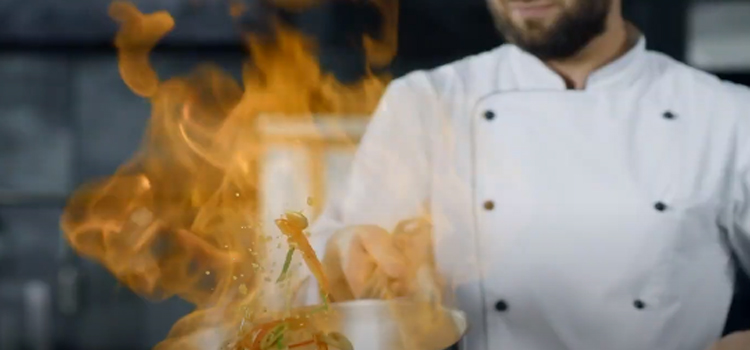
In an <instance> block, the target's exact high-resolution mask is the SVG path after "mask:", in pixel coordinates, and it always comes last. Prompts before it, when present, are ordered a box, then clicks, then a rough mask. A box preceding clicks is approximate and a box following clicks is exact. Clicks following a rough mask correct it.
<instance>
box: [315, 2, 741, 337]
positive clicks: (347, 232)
mask: <svg viewBox="0 0 750 350" xmlns="http://www.w3.org/2000/svg"><path fill="white" fill-rule="evenodd" d="M488 5H489V9H490V10H491V12H492V14H493V15H494V18H495V20H496V23H497V26H498V28H499V29H500V30H501V32H502V33H503V35H504V36H505V37H506V39H507V41H508V42H509V44H505V45H502V46H500V47H498V48H496V49H494V50H491V51H489V52H485V53H481V54H479V55H476V56H471V57H467V58H465V59H463V60H460V61H458V62H454V63H451V64H448V65H445V66H442V67H439V68H437V69H434V70H430V71H418V72H414V73H411V74H408V75H406V76H405V77H402V78H400V79H397V80H395V81H394V82H392V83H391V85H390V86H389V88H388V89H387V91H386V92H385V94H384V96H383V98H382V100H381V104H380V106H379V108H378V109H377V111H376V112H375V114H374V116H373V119H372V121H371V124H370V125H369V128H368V130H367V133H366V135H365V137H364V138H363V139H362V142H361V145H360V148H359V150H358V153H357V155H356V158H355V161H354V163H353V165H352V169H351V174H350V176H351V178H350V181H349V183H348V185H347V186H346V190H345V192H344V193H345V194H344V195H343V196H342V197H341V198H338V199H337V200H335V201H334V202H332V203H331V205H330V207H329V208H328V210H327V212H326V213H325V214H324V215H323V216H322V217H321V218H320V219H319V220H317V222H316V223H315V225H314V226H313V228H312V232H313V236H314V237H315V239H316V240H317V245H318V247H317V249H318V250H319V253H321V254H323V253H325V254H326V255H327V256H334V255H335V256H336V258H335V259H328V258H327V259H326V264H328V266H327V268H328V269H329V270H333V269H336V268H338V269H340V271H341V273H342V276H344V280H345V282H346V283H345V284H346V287H348V289H349V292H350V293H351V295H352V297H353V298H361V297H363V296H364V294H365V292H366V290H367V284H368V281H369V280H371V279H372V275H371V272H372V271H379V272H380V273H383V274H386V275H388V277H390V278H392V279H394V280H397V281H398V282H399V283H400V285H401V286H404V285H406V286H408V285H409V284H410V283H413V281H411V280H408V279H402V280H399V278H400V277H401V276H402V275H403V266H404V263H403V261H404V258H405V254H406V255H408V254H409V252H403V251H399V250H397V249H396V248H395V244H394V243H393V237H394V235H392V234H391V233H392V232H393V231H394V230H395V229H396V227H397V226H398V224H399V222H402V221H403V220H406V219H409V218H414V217H421V216H425V215H426V216H429V217H430V218H431V221H432V222H431V224H432V235H433V237H432V238H433V244H434V257H435V261H436V268H437V270H438V271H439V273H440V274H441V275H442V276H443V277H444V278H445V279H446V280H448V281H452V284H451V285H452V286H453V287H454V288H455V294H456V295H455V296H456V302H457V303H458V306H459V307H460V308H461V309H463V310H464V311H465V312H466V313H467V314H468V316H469V322H470V323H471V327H470V331H469V333H468V334H467V336H466V337H464V339H463V340H462V343H461V344H460V345H461V348H462V349H464V350H494V349H499V350H503V349H508V350H604V349H606V350H657V349H658V350H704V349H707V348H709V347H710V346H711V344H712V343H714V342H715V341H716V340H717V339H719V338H720V336H721V332H722V328H723V326H724V322H725V320H726V316H727V312H728V308H729V304H730V300H731V298H732V291H733V285H734V281H733V276H734V271H735V269H736V268H743V267H744V268H748V267H750V91H748V90H747V89H745V88H744V87H740V86H736V85H732V84H730V83H727V82H723V81H720V80H719V79H717V78H716V77H715V76H712V75H710V74H707V73H704V72H701V71H698V70H696V69H693V68H691V67H688V66H686V65H684V64H681V63H679V62H677V61H675V60H673V59H671V58H669V57H667V56H665V55H662V54H660V53H657V52H652V51H649V50H647V49H646V38H644V37H643V36H642V35H641V34H640V33H639V32H638V30H637V29H636V28H634V27H633V26H632V25H631V24H629V23H628V22H626V21H625V20H624V19H623V18H622V15H621V1H620V0H529V1H522V0H488ZM732 252H734V255H736V256H737V260H736V261H735V260H733V259H732ZM331 264H333V265H335V266H332V265H331Z"/></svg>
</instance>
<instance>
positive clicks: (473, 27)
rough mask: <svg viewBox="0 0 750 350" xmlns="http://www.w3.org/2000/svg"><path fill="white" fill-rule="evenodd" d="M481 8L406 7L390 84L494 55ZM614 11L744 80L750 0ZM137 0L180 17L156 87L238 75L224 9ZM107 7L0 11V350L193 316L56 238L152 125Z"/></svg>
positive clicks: (120, 332)
mask: <svg viewBox="0 0 750 350" xmlns="http://www.w3.org/2000/svg"><path fill="white" fill-rule="evenodd" d="M484 1H485V0H402V1H401V9H400V13H401V15H400V29H399V32H400V34H399V37H400V45H399V55H398V57H397V59H396V60H395V62H394V63H393V64H392V66H391V67H390V70H391V71H392V73H394V74H395V75H396V76H398V75H401V74H404V73H406V72H408V71H411V70H414V69H419V68H430V67H434V66H437V65H440V64H443V63H447V62H449V61H452V60H454V59H457V58H460V57H462V56H466V55H470V54H473V53H478V52H481V51H484V50H487V49H490V48H492V47H494V46H496V45H498V44H500V42H501V41H500V39H499V36H498V35H497V34H495V31H494V28H493V25H492V22H491V20H490V18H489V16H488V14H487V13H486V11H485V4H484ZM624 1H625V2H626V5H625V7H626V12H627V16H628V17H629V18H630V19H631V20H632V21H634V22H635V23H637V24H638V25H639V26H640V28H642V29H643V30H644V31H645V33H646V35H647V39H648V44H649V46H650V47H651V48H653V49H657V50H660V51H663V52H665V53H667V54H669V55H671V56H673V57H675V58H677V59H679V60H683V61H685V62H687V63H689V64H691V65H694V66H697V67H700V68H704V69H706V70H709V71H711V72H715V73H718V74H720V75H721V76H722V77H724V78H726V79H730V80H734V81H736V82H739V83H743V84H749V83H750V1H730V0H723V1H719V0H717V1H708V0H705V1H697V0H696V1H688V0H684V1H682V0H624ZM135 3H136V4H137V5H138V6H139V7H140V9H141V10H143V11H152V10H157V9H166V10H168V11H169V12H170V13H172V14H173V16H174V17H175V18H176V21H177V27H176V30H175V31H174V32H173V33H172V34H171V35H170V36H169V37H168V39H167V40H166V41H165V44H164V45H162V46H160V47H159V48H158V49H157V50H156V54H155V55H154V63H155V65H156V67H157V70H158V71H159V72H160V74H161V75H162V78H164V77H165V76H168V75H174V74H181V73H186V72H187V71H188V70H189V69H190V68H191V67H192V66H194V65H195V64H196V63H198V62H202V61H213V62H216V63H218V64H220V65H222V66H223V67H224V68H225V69H227V70H229V71H231V72H234V73H235V74H236V75H237V74H239V70H240V60H241V59H242V57H243V56H244V55H245V53H244V50H243V48H242V47H241V46H240V45H239V41H238V37H237V32H236V31H235V28H234V27H233V24H232V22H231V21H230V20H229V17H228V15H227V8H226V4H224V3H223V2H222V1H219V0H138V1H135ZM107 6H108V1H107V0H76V1H55V0H0V349H1V350H20V349H30V350H51V349H87V350H88V349H96V350H105V349H106V350H110V349H111V350H119V349H131V350H139V349H149V348H150V347H152V346H153V345H154V344H156V343H157V342H158V341H159V340H161V339H163V338H164V337H165V335H166V333H167V332H168V330H169V328H170V326H171V325H172V324H173V323H174V322H175V320H177V319H178V318H179V317H181V316H183V315H184V314H186V313H187V312H188V311H190V309H191V308H190V306H189V305H187V304H185V303H184V302H181V301H179V300H168V301H165V302H161V303H158V304H154V303H149V302H147V301H144V300H142V299H141V298H139V297H137V296H136V295H134V294H132V293H131V292H129V291H128V290H127V289H125V288H123V287H121V286H120V285H118V283H117V282H116V281H115V280H114V279H113V278H112V277H111V276H110V274H109V273H108V272H106V271H105V270H103V269H102V268H101V267H99V266H98V265H96V264H94V263H92V262H89V261H86V260H83V259H81V258H78V257H77V256H76V254H75V253H73V252H71V250H70V249H69V248H68V247H67V245H66V243H65V241H64V240H63V239H61V234H60V230H59V228H58V219H59V216H60V213H61V210H62V208H63V206H64V203H65V199H66V196H67V195H68V194H69V193H70V192H71V191H72V190H73V189H74V188H76V187H77V186H78V185H80V184H81V183H84V182H86V181H87V180H89V179H92V178H94V177H99V176H103V175H107V174H110V173H112V172H113V171H114V170H115V169H116V168H117V167H118V165H120V164H121V163H122V162H123V161H124V160H126V159H128V158H129V157H130V156H131V155H132V153H133V151H134V150H135V149H136V148H137V146H138V143H139V140H140V138H141V136H142V133H143V128H144V125H145V124H146V121H147V119H148V118H149V106H148V104H147V101H145V100H143V99H141V98H138V97H136V96H135V95H133V94H132V93H131V92H130V91H129V90H128V89H127V88H126V87H125V86H124V84H123V83H122V81H121V80H120V77H119V73H118V70H117V65H116V60H115V55H114V53H115V52H114V50H113V48H112V45H111V40H112V37H113V34H114V30H115V26H114V24H113V23H112V22H111V21H110V19H109V18H108V17H107V16H106V8H107ZM317 16H318V17H317V18H315V19H314V22H315V21H317V22H315V23H317V24H316V25H318V26H320V27H321V28H324V29H326V30H321V31H320V32H321V33H328V34H327V35H339V34H340V33H341V31H342V30H344V29H342V28H339V26H345V23H348V21H347V18H344V17H346V16H347V14H346V13H339V12H332V13H327V14H325V13H324V14H322V16H321V13H318V14H317ZM337 33H338V34H337ZM321 39H322V40H326V38H321ZM329 41H330V42H332V43H335V42H337V40H329ZM323 56H324V57H321V58H322V60H323V61H325V62H329V64H328V66H329V67H334V68H335V69H339V70H342V71H344V74H345V73H346V71H347V67H348V66H347V63H346V62H350V61H352V60H356V57H359V56H358V55H357V52H354V51H352V49H351V48H346V47H337V46H336V45H335V44H331V45H328V49H327V50H324V52H323ZM355 66H356V64H355ZM332 69H333V68H332ZM349 71H350V72H351V69H349ZM337 74H341V72H338V73H337ZM748 113H749V115H748V117H750V111H748ZM353 130H355V131H354V132H355V133H356V132H360V131H361V128H360V129H357V128H354V129H353ZM356 130H359V131H356ZM346 152H350V150H349V151H345V152H344V153H345V154H343V155H339V157H338V158H336V157H335V156H332V157H329V158H327V159H329V162H328V163H326V164H328V166H330V167H332V168H335V169H337V170H332V171H329V173H330V174H333V175H330V176H334V177H335V176H341V174H343V173H344V172H345V169H346V164H347V157H348V154H349V153H346ZM336 159H338V160H336ZM333 182H335V181H331V183H333ZM269 191H270V192H273V189H270V190H269ZM740 277H741V280H742V283H741V285H740V287H739V288H738V295H737V297H736V298H735V303H734V307H733V311H732V315H730V320H729V321H728V325H727V330H735V329H750V287H748V283H747V278H746V277H745V276H744V275H742V276H740Z"/></svg>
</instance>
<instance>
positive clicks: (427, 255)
mask: <svg viewBox="0 0 750 350" xmlns="http://www.w3.org/2000/svg"><path fill="white" fill-rule="evenodd" d="M431 233H432V226H431V225H430V223H429V222H428V221H427V220H425V219H424V218H418V219H411V220H405V221H402V222H400V223H399V224H398V225H397V226H396V228H395V229H394V232H393V233H389V232H387V231H386V230H384V229H382V228H380V227H377V226H353V227H349V228H346V229H343V230H340V231H338V232H336V233H335V234H334V236H333V237H332V238H331V239H330V240H329V241H328V246H327V249H326V256H325V257H324V259H323V264H324V269H325V270H326V275H327V276H328V278H329V280H330V281H329V282H330V283H331V285H332V289H333V291H332V294H333V297H334V299H335V300H337V301H343V300H350V299H358V298H388V297H398V296H404V295H407V294H410V293H414V292H415V288H416V287H418V286H422V285H423V284H424V283H418V282H419V281H422V280H424V278H418V277H419V276H422V275H425V273H424V272H429V271H433V270H434V269H433V258H432V239H431ZM422 277H424V276H422ZM430 278H431V277H430ZM423 282H424V281H423ZM420 289H424V288H420Z"/></svg>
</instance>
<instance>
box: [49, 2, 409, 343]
mask: <svg viewBox="0 0 750 350" xmlns="http://www.w3.org/2000/svg"><path fill="white" fill-rule="evenodd" d="M342 1H346V0H342ZM314 2H315V1H312V0H309V1H299V0H297V1H288V0H287V1H281V0H279V1H277V5H283V6H285V7H287V8H290V9H300V8H304V7H305V6H309V5H311V4H313V3H314ZM378 6H379V7H380V9H381V10H382V11H383V14H384V22H385V25H384V26H383V28H384V32H383V33H382V35H380V37H379V38H371V37H367V36H366V37H364V38H363V40H364V45H365V48H366V53H367V57H368V59H369V61H370V62H371V63H373V64H377V65H383V64H386V63H387V62H389V61H390V60H391V59H392V58H393V56H394V54H395V48H396V30H395V29H396V27H395V23H396V9H397V7H396V2H395V1H393V0H382V1H381V2H379V3H378ZM241 11H242V8H241V7H239V6H234V7H232V13H233V14H234V15H236V14H237V13H239V12H241ZM110 15H111V16H112V17H113V18H114V19H115V20H116V21H117V22H119V23H120V25H121V29H120V31H119V32H118V34H117V36H116V39H115V44H116V47H117V49H118V59H119V69H120V74H121V76H122V78H123V80H124V81H125V83H126V84H127V86H128V87H129V88H130V89H131V90H132V91H133V92H134V93H136V94H138V95H139V96H142V97H145V98H149V99H150V101H151V104H152V117H151V120H150V123H149V126H148V129H147V132H146V135H145V137H144V141H143V145H142V147H141V149H140V151H139V152H138V153H137V154H136V155H135V156H134V157H133V158H132V159H131V160H130V161H129V162H127V163H126V164H124V165H123V166H122V167H121V168H120V169H119V170H118V171H117V172H116V173H115V174H114V175H112V176H111V177H109V178H106V179H103V180H101V181H99V182H96V183H92V184H89V185H86V186H84V187H83V188H81V189H79V190H78V191H77V192H76V193H75V194H74V195H73V196H72V198H71V199H70V201H69V204H68V206H67V208H66V209H65V212H64V215H63V217H62V222H61V226H62V229H63V231H64V232H65V234H66V236H67V238H68V240H69V242H70V244H71V245H72V246H73V247H74V248H75V249H76V250H77V251H78V252H80V253H81V254H82V255H84V256H87V257H90V258H93V259H95V260H97V261H99V262H100V263H102V264H103V265H104V266H105V267H107V268H108V269H109V270H110V271H112V273H113V274H114V275H115V276H116V277H117V278H118V279H119V280H121V281H122V282H123V283H125V284H126V285H127V286H129V287H130V288H131V289H133V290H134V291H136V292H138V293H139V294H141V295H144V296H146V297H149V298H153V299H164V298H169V297H171V296H175V295H176V296H179V297H181V298H183V299H185V300H187V301H189V302H191V303H194V304H195V305H196V306H197V311H196V312H194V313H193V314H191V315H188V316H187V317H185V318H184V319H183V320H181V321H180V322H178V324H177V325H176V326H175V327H174V328H173V330H172V332H171V333H170V335H169V339H168V340H167V341H165V342H163V343H162V344H161V345H160V346H159V347H160V348H173V347H177V346H180V347H181V348H182V349H189V348H193V347H196V348H197V347H201V344H200V342H196V341H195V336H196V334H198V333H200V332H204V333H206V332H207V333H206V334H205V335H204V336H200V337H204V338H203V339H204V340H205V341H209V340H208V339H209V338H211V337H214V338H226V337H225V336H224V334H223V333H222V332H225V331H226V329H227V328H221V326H223V325H227V326H229V325H234V324H236V323H238V322H239V321H238V317H239V316H237V309H238V308H239V306H240V305H243V306H246V307H247V308H248V309H263V307H264V306H263V305H262V301H261V297H260V294H261V293H262V291H260V287H259V286H260V285H261V283H262V280H263V279H267V278H268V276H265V275H264V273H263V262H264V259H265V258H266V247H265V237H266V236H265V235H266V234H268V233H269V232H274V231H273V230H271V228H268V229H267V230H264V228H262V227H259V225H258V222H260V218H259V204H258V198H259V189H258V186H259V185H258V177H259V174H258V162H259V156H260V154H261V152H262V147H263V146H262V145H261V143H260V137H259V135H258V130H257V128H256V120H257V117H258V116H259V115H261V114H283V115H290V116H297V117H299V118H309V117H310V116H311V115H313V114H318V113H326V114H342V115H346V114H369V113H370V112H371V111H372V110H373V109H374V108H375V106H376V104H377V102H378V100H379V98H380V95H381V94H382V92H383V90H384V87H385V85H386V84H387V82H388V79H389V78H388V77H383V76H376V75H375V74H373V73H371V72H370V73H368V75H367V76H366V77H365V78H364V79H361V80H360V81H357V82H356V83H354V84H350V85H344V84H341V83H339V82H338V81H337V80H336V79H335V78H334V77H333V76H332V75H330V74H326V73H325V72H323V71H321V69H320V67H319V64H318V61H317V59H316V57H315V54H314V53H315V52H314V48H315V46H314V45H313V41H312V40H310V39H309V38H306V37H305V36H304V35H302V34H301V33H299V32H297V31H295V30H294V29H292V28H291V27H289V26H287V25H284V24H282V23H281V22H279V21H276V22H275V23H274V27H275V29H276V31H275V33H276V35H275V37H274V40H272V41H271V40H268V39H267V38H264V37H261V36H258V35H254V34H247V35H246V41H247V44H248V45H249V46H250V48H251V52H252V58H251V60H248V62H247V63H246V64H245V67H244V72H243V82H242V83H243V84H242V86H240V85H239V84H238V83H237V82H236V81H234V80H233V79H232V78H231V77H229V76H228V75H227V74H225V73H223V72H222V71H221V70H220V69H219V68H217V67H214V66H211V65H205V66H202V67H199V68H198V69H196V70H195V71H194V72H193V73H192V74H191V75H190V76H187V77H180V78H172V79H169V80H166V81H161V80H160V79H159V78H158V75H157V73H156V72H155V71H154V69H153V68H152V66H151V65H150V63H149V52H150V51H151V50H152V48H153V47H154V46H155V45H156V44H157V42H158V41H159V40H160V39H161V38H163V37H164V36H165V35H166V34H167V33H168V32H169V31H171V30H172V28H173V27H174V21H173V19H172V17H171V16H170V15H169V14H168V13H166V12H156V13H153V14H148V15H144V14H142V13H140V12H139V11H138V10H137V9H136V7H135V6H133V5H132V4H129V3H123V2H116V3H114V4H112V6H111V7H110ZM282 224H283V223H282ZM264 231H269V232H264ZM297 244H298V245H299V243H297ZM318 264H319V263H318ZM313 272H314V271H313ZM316 277H319V278H321V276H316ZM248 305H250V306H248ZM207 330H210V331H207ZM200 337H199V338H200ZM188 338H191V340H190V341H188V340H187V339H188Z"/></svg>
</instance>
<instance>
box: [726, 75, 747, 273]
mask: <svg viewBox="0 0 750 350" xmlns="http://www.w3.org/2000/svg"><path fill="white" fill-rule="evenodd" d="M728 87H729V88H730V92H731V97H732V101H731V103H728V104H727V108H729V109H730V110H729V112H730V113H733V114H735V115H736V116H737V119H736V120H737V126H736V128H735V130H736V134H735V135H736V136H735V145H736V151H735V166H734V167H733V168H732V169H733V171H734V172H733V174H730V175H731V176H730V178H732V182H731V183H732V185H731V186H730V201H729V204H730V205H729V206H728V208H729V209H730V210H729V217H730V218H731V219H730V220H731V223H732V225H729V230H728V242H729V244H730V247H731V250H732V252H733V253H734V255H735V257H736V258H737V259H738V263H739V264H740V265H741V267H742V268H743V269H744V270H745V271H746V272H747V273H750V89H748V88H746V87H744V86H739V85H733V84H728Z"/></svg>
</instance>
